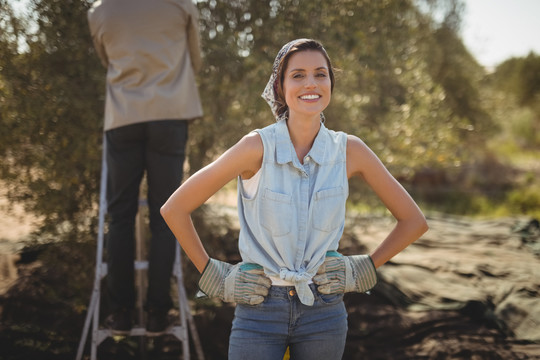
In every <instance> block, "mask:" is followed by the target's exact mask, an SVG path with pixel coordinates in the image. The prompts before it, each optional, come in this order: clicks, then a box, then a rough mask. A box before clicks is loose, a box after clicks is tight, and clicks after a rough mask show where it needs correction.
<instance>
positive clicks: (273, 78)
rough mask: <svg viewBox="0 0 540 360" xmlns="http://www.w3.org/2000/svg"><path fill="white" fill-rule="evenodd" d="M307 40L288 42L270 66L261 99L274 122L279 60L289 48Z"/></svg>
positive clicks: (276, 104)
mask: <svg viewBox="0 0 540 360" xmlns="http://www.w3.org/2000/svg"><path fill="white" fill-rule="evenodd" d="M307 40H308V39H296V40H293V41H290V42H288V43H287V44H285V45H283V47H282V48H281V50H279V52H278V54H277V56H276V59H275V60H274V65H273V66H272V74H271V75H270V79H269V80H268V83H267V84H266V87H265V88H264V91H263V93H262V95H261V96H262V98H263V99H264V100H266V102H267V103H268V105H269V106H270V109H272V114H274V117H276V120H279V119H278V113H277V112H278V109H279V105H278V102H277V100H276V98H277V86H278V81H279V79H278V78H277V77H278V69H279V64H280V63H281V60H282V59H283V58H284V57H285V55H287V54H288V53H289V51H290V50H291V48H292V47H293V46H294V45H295V44H296V43H298V42H300V41H307Z"/></svg>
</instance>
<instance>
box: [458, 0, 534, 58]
mask: <svg viewBox="0 0 540 360" xmlns="http://www.w3.org/2000/svg"><path fill="white" fill-rule="evenodd" d="M464 3H465V6H466V8H465V13H464V16H463V23H462V37H463V42H464V43H465V46H467V48H468V49H469V51H470V52H471V53H472V54H473V56H474V57H475V58H476V59H477V60H478V62H479V63H480V64H482V65H484V66H486V67H493V66H496V65H498V64H500V63H501V62H503V61H504V60H506V59H508V58H510V57H523V56H527V55H528V54H529V52H531V51H533V52H534V53H535V54H536V55H540V0H464Z"/></svg>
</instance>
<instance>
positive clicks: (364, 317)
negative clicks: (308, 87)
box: [0, 0, 540, 359]
mask: <svg viewBox="0 0 540 360" xmlns="http://www.w3.org/2000/svg"><path fill="white" fill-rule="evenodd" d="M92 3H93V1H84V0H24V1H22V0H21V1H18V0H0V122H1V123H0V124H1V126H0V207H1V208H0V211H1V219H0V358H2V359H29V358H35V359H68V358H73V357H74V353H75V351H76V347H77V344H78V341H79V337H80V331H81V330H82V326H83V323H84V317H85V315H86V310H87V306H88V302H89V300H90V295H91V289H92V281H93V277H94V266H95V244H96V240H95V238H96V232H97V212H98V198H99V178H100V172H101V146H102V118H103V109H104V97H105V69H104V68H102V66H101V64H100V62H99V60H98V58H97V56H96V54H95V51H94V48H93V46H92V41H91V38H90V35H89V31H88V25H87V20H86V12H87V10H88V8H89V7H90V6H91V4H92ZM197 6H198V8H199V11H200V31H201V37H202V51H203V60H204V68H203V70H202V71H201V73H200V74H199V76H198V84H199V89H200V93H201V97H202V100H203V108H204V113H205V115H204V117H203V118H202V119H199V120H196V121H195V122H193V123H192V125H191V128H190V135H189V144H188V154H189V155H188V161H187V162H186V176H188V175H189V174H190V173H193V172H194V171H196V170H198V169H199V168H201V167H202V166H204V165H205V164H207V163H208V162H210V161H211V160H212V159H215V158H216V157H217V156H218V155H219V154H221V153H222V152H223V151H224V150H225V149H227V148H228V147H229V146H231V145H232V144H234V143H235V142H236V141H238V140H239V139H240V138H241V137H242V136H243V135H244V134H246V133H247V132H249V131H250V130H252V129H255V128H261V127H264V126H266V125H268V124H270V123H272V122H273V118H272V116H271V113H270V111H269V108H268V106H267V105H266V103H265V102H264V100H263V99H262V98H261V97H260V94H261V92H262V90H263V88H264V85H265V84H266V81H267V79H268V77H269V75H270V69H271V66H272V62H273V60H274V57H275V55H276V53H277V51H278V50H279V49H280V48H281V46H282V45H283V44H284V43H286V42H288V41H289V40H291V39H293V38H299V37H309V38H315V39H318V40H320V41H321V42H322V43H323V44H324V45H325V48H326V49H327V51H328V53H329V55H330V57H331V59H332V61H333V65H334V66H335V67H336V68H338V69H339V71H338V73H337V80H336V87H335V89H334V93H333V98H332V102H331V105H330V107H329V108H328V109H327V110H326V111H325V115H326V119H327V122H326V125H327V127H329V128H331V129H334V130H341V131H345V132H348V133H352V134H355V135H357V136H359V137H360V138H362V139H363V140H364V141H365V142H366V143H367V144H368V146H370V147H371V148H372V149H373V150H374V151H375V153H376V154H377V155H378V156H379V157H380V158H381V160H382V161H383V162H384V163H385V164H386V166H387V167H388V169H389V170H390V171H391V172H392V174H393V175H394V176H395V177H396V178H397V179H398V180H399V181H400V182H401V183H402V184H403V185H404V186H405V187H406V189H407V190H408V191H409V192H410V193H411V194H412V196H413V197H414V198H415V200H417V202H418V203H419V205H420V207H421V208H422V209H423V210H424V212H425V213H426V215H427V216H428V220H429V222H430V225H431V230H430V232H428V234H426V236H424V237H423V238H422V239H420V240H419V241H418V242H417V243H415V244H413V245H412V246H411V247H410V249H407V250H406V251H405V252H404V253H403V254H400V255H398V256H397V257H396V258H395V259H393V260H392V262H391V263H389V264H388V266H385V267H384V268H386V269H385V270H381V274H380V276H381V280H380V284H379V285H378V286H377V288H376V289H375V290H374V293H373V295H372V296H370V297H368V296H366V295H351V296H349V297H348V298H347V304H348V307H349V309H350V338H349V341H348V345H347V346H348V347H347V352H346V358H348V359H355V358H357V357H356V356H358V358H362V359H401V358H403V359H409V358H410V359H415V358H418V359H446V358H452V359H473V358H474V359H528V358H534V357H535V356H540V330H539V328H540V327H539V326H538V324H539V322H540V301H539V300H538V297H539V296H538V294H539V293H540V281H539V280H538V279H539V278H540V260H539V254H540V246H539V241H538V233H539V230H538V219H539V218H540V181H539V180H538V177H539V175H540V54H539V52H540V37H539V36H538V34H539V33H540V23H539V22H538V21H537V20H536V17H537V16H538V14H540V3H539V2H537V1H535V0H529V1H527V0H519V1H513V2H508V1H488V0H468V1H462V0H384V1H382V0H381V1H369V0H335V1H316V0H313V1H302V0H264V1H262V0H228V1H218V0H208V1H206V0H204V1H202V0H199V1H198V2H197ZM234 191H235V184H234V183H231V184H229V185H228V186H227V187H226V188H225V189H224V190H223V191H222V192H220V193H219V194H217V195H216V197H215V198H214V199H213V200H212V201H210V203H209V204H208V205H207V206H205V207H203V209H201V211H199V212H198V213H197V214H195V216H194V217H195V221H197V222H199V223H201V224H212V225H213V226H207V227H206V228H207V230H205V231H207V232H208V234H205V239H206V241H207V244H208V249H209V252H210V253H212V252H214V255H215V256H217V257H218V258H222V259H233V260H234V259H235V257H236V259H237V257H238V255H237V253H236V252H235V251H236V250H235V249H236V248H235V246H236V244H235V236H236V235H235V231H236V230H237V229H236V225H235V222H234V211H233V212H231V211H229V210H230V209H229V208H230V206H232V205H234V198H235V195H234ZM231 198H232V199H233V201H232V202H231ZM348 207H349V209H350V212H349V213H350V221H349V223H350V224H349V230H347V232H346V234H345V235H344V240H343V242H342V247H343V249H344V250H350V251H360V250H364V251H367V250H369V249H370V248H372V247H374V246H376V243H377V241H380V240H382V238H383V237H384V231H386V230H388V229H389V228H390V226H391V219H390V218H389V214H388V213H387V211H386V210H385V209H384V207H383V205H382V204H381V203H380V201H379V200H378V199H377V198H376V197H375V196H374V195H373V194H372V193H371V192H370V191H369V189H367V188H366V187H364V185H363V184H362V183H361V182H360V181H353V182H352V183H351V195H350V198H349V203H348ZM231 213H232V215H231ZM224 244H225V245H224ZM343 249H342V250H343ZM184 267H185V272H186V287H187V289H188V293H190V294H193V293H194V292H195V283H196V278H197V273H196V271H195V269H194V267H193V266H192V265H191V264H189V263H188V262H187V261H185V262H184ZM422 269H423V270H425V272H422V271H420V270H422ZM426 279H429V281H427V280H426ZM426 281H427V282H426ZM434 284H439V285H437V286H435V285H434ZM440 284H446V285H447V286H445V285H440ZM458 285H459V288H455V286H458ZM191 298H193V296H191ZM512 299H513V300H512ZM192 307H193V312H194V314H195V316H196V320H197V323H198V328H199V333H200V336H201V338H202V341H203V345H205V352H206V354H207V356H208V357H209V358H215V359H220V358H225V357H226V355H224V354H226V352H224V351H225V350H223V349H226V346H227V345H226V342H227V331H228V330H229V328H230V319H231V317H232V315H231V314H232V313H231V309H232V308H231V307H230V306H226V305H221V304H216V303H199V302H197V303H195V302H194V303H193V304H192ZM366 309H368V310H366ZM353 320H354V321H355V322H354V323H352V321H353ZM216 326H217V327H219V328H220V329H222V330H221V332H222V333H223V334H222V337H221V338H219V339H221V340H214V342H209V341H208V340H205V331H206V330H207V328H208V327H210V328H212V327H216ZM392 334H393V336H392ZM387 336H389V337H392V338H393V339H394V340H393V341H394V342H390V344H391V345H392V346H388V341H389V340H388V338H387ZM434 344H437V345H434ZM130 346H131V345H130V344H129V343H127V344H122V349H123V350H122V351H123V352H122V355H119V353H116V355H114V357H112V358H122V356H124V357H125V358H132V357H130V356H135V355H133V352H134V351H133V349H132V347H130ZM160 356H167V355H163V354H162V355H160Z"/></svg>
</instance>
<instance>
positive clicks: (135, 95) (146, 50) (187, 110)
mask: <svg viewBox="0 0 540 360" xmlns="http://www.w3.org/2000/svg"><path fill="white" fill-rule="evenodd" d="M88 23H89V27H90V33H91V36H92V39H93V42H94V46H95V49H96V52H97V55H98V56H99V58H100V60H101V62H102V63H103V65H104V66H105V67H106V69H107V75H106V98H105V115H104V131H105V137H104V138H105V141H106V145H107V154H106V158H107V169H108V178H107V212H108V214H109V231H108V236H107V241H106V250H107V264H108V273H107V277H106V290H107V298H108V309H109V310H110V314H109V316H107V318H106V319H105V324H104V325H105V326H106V327H108V328H110V329H111V330H112V331H113V334H114V335H127V334H129V331H130V330H131V328H132V321H133V320H132V315H133V309H134V306H135V288H134V247H135V218H136V215H137V211H138V205H139V188H140V184H141V180H142V178H143V176H144V173H145V171H146V176H147V181H148V194H147V197H148V207H149V213H150V230H151V236H152V237H151V242H150V253H149V259H148V264H149V265H148V292H147V301H146V304H145V309H146V311H147V314H148V317H147V324H146V328H147V329H146V330H147V334H148V335H150V336H152V335H155V336H156V335H161V334H163V333H164V332H165V331H166V330H167V329H168V327H169V326H170V325H171V324H169V318H168V312H169V310H170V309H171V308H172V305H173V304H172V299H171V296H170V279H171V276H172V268H173V264H174V257H175V246H176V239H175V237H174V235H173V234H172V232H171V231H170V230H169V228H168V227H167V225H166V223H165V222H164V220H163V218H162V217H161V215H160V212H159V210H160V207H161V206H162V205H163V204H164V203H165V201H166V200H167V199H168V198H169V196H170V195H171V194H172V193H173V191H174V190H176V188H178V186H179V185H180V183H181V181H182V175H183V163H184V157H185V147H186V141H187V137H188V122H189V120H191V119H195V118H198V117H201V116H202V114H203V112H202V106H201V102H200V98H199V94H198V89H197V85H196V81H195V73H196V72H197V71H198V70H199V69H200V67H201V55H200V39H199V24H198V11H197V8H196V6H195V5H194V4H193V3H192V1H191V0H101V1H97V2H95V3H94V5H93V6H92V8H91V9H90V10H89V11H88Z"/></svg>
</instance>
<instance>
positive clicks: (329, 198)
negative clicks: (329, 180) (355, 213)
mask: <svg viewBox="0 0 540 360" xmlns="http://www.w3.org/2000/svg"><path fill="white" fill-rule="evenodd" d="M346 200H347V197H346V192H345V189H344V188H343V187H341V186H339V187H335V188H330V189H324V190H320V191H318V192H317V193H315V198H314V201H313V227H314V228H315V229H317V230H320V231H325V232H330V231H334V230H336V229H337V228H339V227H341V226H342V225H343V223H344V221H345V201H346Z"/></svg>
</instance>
